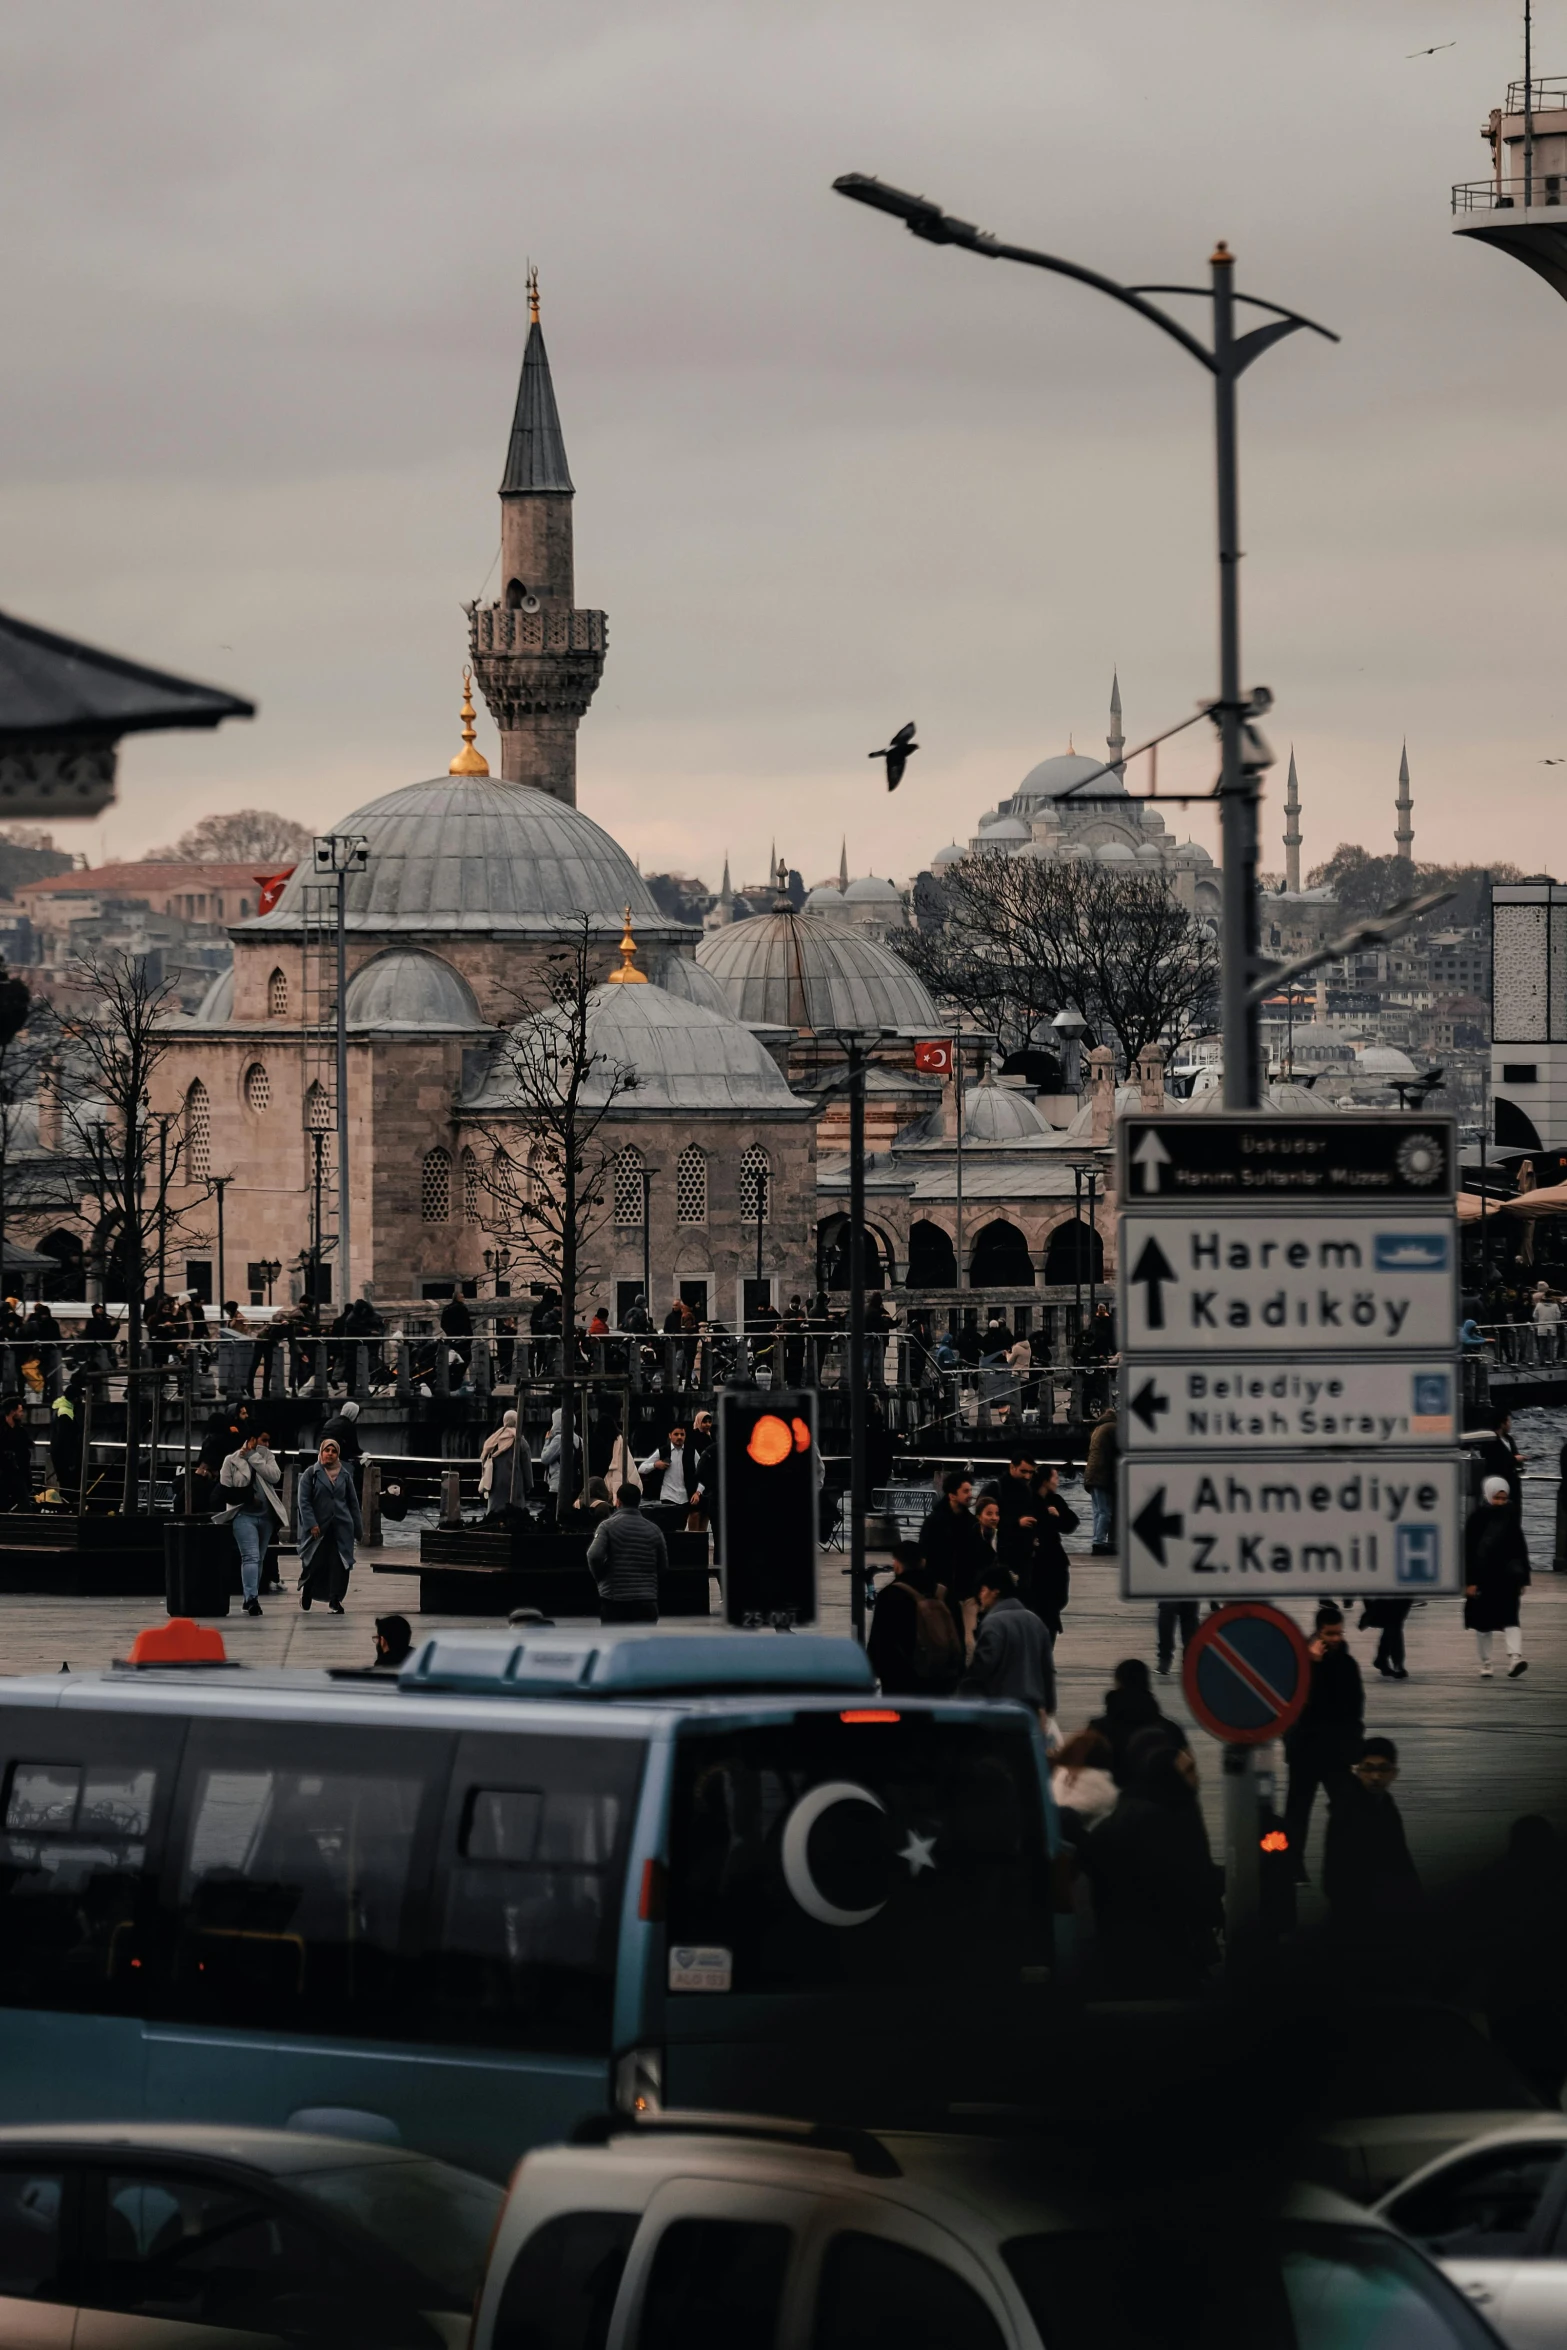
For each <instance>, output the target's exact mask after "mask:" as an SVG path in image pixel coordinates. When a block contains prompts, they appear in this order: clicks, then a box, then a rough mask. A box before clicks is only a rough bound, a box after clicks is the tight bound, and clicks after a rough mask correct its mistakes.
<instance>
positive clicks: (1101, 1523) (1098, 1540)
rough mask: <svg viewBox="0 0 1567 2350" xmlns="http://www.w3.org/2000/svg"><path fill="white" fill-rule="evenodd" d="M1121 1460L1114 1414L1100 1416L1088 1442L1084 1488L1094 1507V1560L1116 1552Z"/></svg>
mask: <svg viewBox="0 0 1567 2350" xmlns="http://www.w3.org/2000/svg"><path fill="white" fill-rule="evenodd" d="M1120 1458H1121V1437H1120V1431H1119V1428H1118V1427H1117V1424H1116V1416H1115V1414H1114V1412H1111V1411H1104V1412H1101V1413H1100V1415H1099V1417H1098V1419H1097V1420H1096V1421H1095V1422H1094V1426H1093V1433H1092V1434H1091V1435H1090V1437H1089V1439H1088V1461H1087V1464H1086V1466H1085V1468H1084V1470H1083V1485H1084V1488H1085V1490H1086V1491H1087V1492H1088V1493H1089V1494H1090V1495H1091V1496H1092V1499H1093V1506H1094V1556H1095V1557H1096V1558H1107V1557H1110V1556H1113V1554H1114V1551H1115V1481H1116V1469H1117V1464H1118V1463H1119V1461H1120Z"/></svg>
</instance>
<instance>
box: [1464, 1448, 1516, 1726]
mask: <svg viewBox="0 0 1567 2350" xmlns="http://www.w3.org/2000/svg"><path fill="white" fill-rule="evenodd" d="M1528 1581H1529V1546H1528V1544H1527V1543H1526V1542H1525V1541H1524V1535H1523V1528H1522V1526H1521V1525H1520V1524H1519V1522H1518V1518H1517V1515H1516V1513H1515V1511H1514V1509H1513V1506H1512V1489H1511V1487H1510V1486H1509V1484H1508V1481H1507V1479H1506V1478H1505V1477H1487V1479H1486V1481H1485V1483H1484V1484H1483V1485H1482V1486H1481V1488H1480V1503H1479V1506H1478V1508H1476V1509H1473V1510H1471V1511H1470V1513H1469V1522H1468V1524H1467V1525H1466V1526H1465V1528H1464V1622H1465V1624H1466V1625H1467V1626H1468V1627H1469V1629H1470V1631H1471V1632H1473V1634H1474V1636H1475V1647H1476V1648H1477V1649H1478V1650H1479V1652H1480V1678H1481V1680H1482V1681H1489V1680H1490V1678H1491V1643H1492V1640H1493V1637H1494V1635H1495V1634H1496V1633H1498V1632H1500V1633H1501V1635H1502V1638H1503V1641H1504V1642H1505V1643H1506V1647H1507V1678H1508V1680H1509V1681H1516V1680H1517V1679H1518V1677H1519V1675H1520V1674H1521V1673H1526V1672H1527V1671H1528V1669H1529V1668H1528V1664H1527V1662H1526V1661H1525V1658H1524V1653H1523V1627H1522V1626H1521V1624H1520V1623H1519V1621H1518V1609H1519V1602H1520V1601H1521V1599H1522V1598H1523V1593H1524V1586H1525V1585H1526V1584H1527V1582H1528Z"/></svg>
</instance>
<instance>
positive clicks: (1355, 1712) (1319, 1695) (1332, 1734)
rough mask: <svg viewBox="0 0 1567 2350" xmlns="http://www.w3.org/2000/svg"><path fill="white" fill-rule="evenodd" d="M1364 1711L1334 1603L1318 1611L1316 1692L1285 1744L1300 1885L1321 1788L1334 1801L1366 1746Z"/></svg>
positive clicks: (1289, 1821)
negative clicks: (1308, 1835)
mask: <svg viewBox="0 0 1567 2350" xmlns="http://www.w3.org/2000/svg"><path fill="white" fill-rule="evenodd" d="M1365 1713H1366V1699H1365V1691H1364V1690H1363V1688H1362V1687H1361V1681H1360V1667H1359V1665H1357V1664H1356V1662H1355V1660H1354V1658H1353V1657H1352V1656H1351V1655H1350V1652H1349V1650H1348V1648H1347V1647H1346V1646H1345V1643H1344V1617H1343V1614H1342V1612H1341V1610H1340V1609H1338V1608H1336V1607H1333V1606H1330V1605H1324V1606H1322V1607H1319V1608H1318V1610H1317V1630H1316V1637H1315V1639H1314V1640H1313V1641H1312V1642H1311V1694H1310V1695H1309V1697H1308V1698H1307V1699H1306V1704H1305V1709H1304V1711H1303V1712H1302V1714H1301V1716H1300V1719H1299V1720H1298V1721H1297V1722H1296V1724H1295V1727H1294V1728H1293V1730H1291V1731H1290V1732H1289V1733H1288V1734H1287V1736H1286V1737H1285V1740H1284V1759H1285V1761H1286V1762H1287V1763H1288V1764H1289V1774H1290V1777H1289V1793H1288V1795H1287V1796H1286V1797H1285V1799H1284V1832H1285V1834H1286V1835H1287V1836H1288V1838H1289V1846H1290V1858H1291V1859H1292V1861H1293V1862H1294V1866H1295V1876H1296V1879H1297V1881H1299V1882H1301V1883H1304V1882H1305V1876H1306V1834H1307V1830H1308V1829H1309V1828H1310V1826H1311V1807H1312V1804H1313V1803H1314V1801H1315V1800H1316V1793H1317V1789H1318V1788H1319V1787H1325V1788H1326V1789H1327V1792H1328V1801H1329V1802H1330V1803H1331V1802H1332V1800H1333V1798H1334V1796H1335V1794H1336V1793H1337V1791H1338V1790H1339V1789H1340V1788H1341V1787H1342V1786H1343V1784H1344V1782H1345V1780H1346V1779H1347V1778H1348V1777H1349V1774H1350V1771H1351V1769H1352V1768H1353V1767H1354V1764H1355V1762H1356V1760H1357V1759H1358V1757H1359V1754H1360V1751H1361V1746H1362V1744H1363V1742H1364V1738H1365Z"/></svg>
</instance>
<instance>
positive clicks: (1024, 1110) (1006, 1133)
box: [963, 1077, 1054, 1142]
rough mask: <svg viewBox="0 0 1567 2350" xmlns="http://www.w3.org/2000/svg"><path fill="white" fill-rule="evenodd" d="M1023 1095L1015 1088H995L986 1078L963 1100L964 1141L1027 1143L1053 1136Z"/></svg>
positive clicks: (1008, 1086) (1051, 1130) (970, 1090)
mask: <svg viewBox="0 0 1567 2350" xmlns="http://www.w3.org/2000/svg"><path fill="white" fill-rule="evenodd" d="M1053 1132H1054V1129H1053V1128H1052V1127H1050V1126H1048V1125H1047V1124H1046V1122H1045V1120H1044V1119H1043V1118H1042V1117H1041V1116H1040V1114H1039V1112H1038V1111H1037V1110H1036V1109H1035V1107H1034V1105H1033V1103H1032V1102H1031V1101H1030V1100H1029V1098H1028V1096H1027V1094H1026V1093H1020V1092H1019V1091H1018V1089H1017V1087H1016V1086H1012V1085H997V1084H996V1083H995V1081H994V1079H993V1078H989V1077H987V1078H986V1079H985V1080H984V1082H983V1083H982V1084H980V1085H975V1086H971V1087H970V1088H969V1090H968V1092H967V1093H966V1094H965V1095H964V1097H963V1139H964V1141H965V1142H1028V1141H1031V1140H1032V1139H1033V1138H1034V1137H1035V1136H1036V1135H1040V1134H1050V1133H1053Z"/></svg>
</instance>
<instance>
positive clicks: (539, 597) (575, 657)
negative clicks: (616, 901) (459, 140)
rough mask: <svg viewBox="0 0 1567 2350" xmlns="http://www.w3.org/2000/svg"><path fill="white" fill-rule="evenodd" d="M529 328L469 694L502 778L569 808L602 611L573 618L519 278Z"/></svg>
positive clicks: (549, 423) (531, 282)
mask: <svg viewBox="0 0 1567 2350" xmlns="http://www.w3.org/2000/svg"><path fill="white" fill-rule="evenodd" d="M528 308H529V318H530V324H529V327H528V341H527V347H526V349H525V350H524V352H523V355H522V380H521V382H520V383H519V384H518V386H517V410H516V414H515V415H514V416H513V418H512V425H511V443H510V446H509V447H508V449H507V452H506V472H505V475H504V477H503V479H502V481H501V493H500V495H501V594H500V599H499V601H498V602H497V603H494V604H477V603H475V604H470V605H469V607H468V622H469V644H470V646H471V648H472V652H473V671H474V675H475V677H476V678H477V679H478V682H479V690H480V691H481V693H482V694H483V695H484V698H485V700H486V701H487V702H488V704H489V706H490V716H491V717H492V718H493V719H494V721H495V724H496V727H497V728H498V730H499V732H500V738H501V778H502V781H503V782H506V783H531V784H535V785H536V786H537V787H538V789H539V790H540V791H547V792H549V793H551V794H552V795H553V797H554V798H555V799H557V800H564V801H565V802H566V804H567V806H568V807H575V806H576V804H577V727H578V725H579V724H580V722H581V719H582V714H583V712H584V711H585V710H586V709H587V706H588V704H589V702H591V701H592V699H593V695H594V692H595V690H596V688H597V686H598V681H599V678H600V676H601V675H602V673H603V668H604V649H605V646H606V644H607V642H608V629H607V625H606V621H605V616H604V614H603V613H602V612H580V611H578V610H577V608H576V597H575V592H574V587H573V580H572V556H571V501H572V498H573V496H574V495H575V493H574V491H573V489H572V486H571V475H570V473H569V472H568V471H567V469H566V444H565V442H564V440H563V439H562V438H561V430H560V415H559V411H558V410H557V408H556V406H555V387H554V385H553V384H552V383H551V381H550V363H549V359H548V357H547V355H546V353H545V349H544V332H543V329H542V328H541V327H540V325H539V278H538V272H537V270H530V272H529V274H528Z"/></svg>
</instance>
